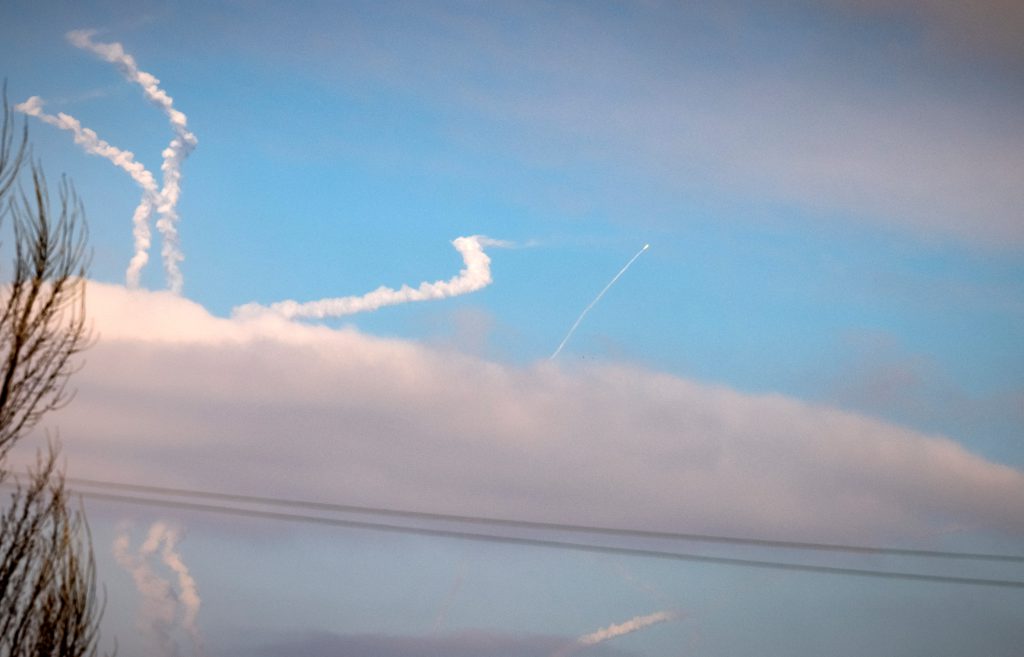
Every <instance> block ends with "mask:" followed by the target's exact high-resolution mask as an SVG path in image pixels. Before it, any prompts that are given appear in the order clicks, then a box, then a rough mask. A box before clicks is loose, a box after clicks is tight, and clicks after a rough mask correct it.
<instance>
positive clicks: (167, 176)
mask: <svg viewBox="0 0 1024 657" xmlns="http://www.w3.org/2000/svg"><path fill="white" fill-rule="evenodd" d="M95 33H96V32H95V30H73V31H71V32H68V33H67V39H68V41H69V42H71V44H72V45H74V46H76V47H78V48H82V49H83V50H88V51H90V52H92V53H94V54H96V55H98V56H99V57H100V58H101V59H103V60H105V61H107V62H110V63H111V64H114V65H115V66H117V68H118V69H119V70H120V71H121V74H122V75H123V76H124V77H125V78H126V79H128V80H129V81H130V82H134V83H136V84H138V85H139V86H140V87H142V92H143V94H144V95H145V96H146V98H147V99H149V100H150V102H152V103H153V104H154V105H156V106H157V107H159V108H160V109H161V110H163V112H164V114H166V115H167V118H168V120H169V121H170V123H171V129H172V130H173V131H174V138H173V139H171V142H170V143H169V144H168V145H167V148H165V149H164V150H163V152H162V153H161V155H162V156H163V164H162V165H161V166H160V170H161V171H162V172H163V188H162V189H161V190H160V197H159V203H158V204H157V208H156V210H157V213H158V214H159V215H160V218H159V219H158V220H157V224H156V227H157V230H159V231H160V234H161V236H162V237H163V248H162V250H161V254H162V256H163V260H164V270H165V271H166V273H167V282H168V287H169V288H170V289H171V291H172V292H174V293H175V294H178V293H180V292H181V288H182V285H183V283H184V279H183V278H182V275H181V268H180V267H179V266H178V265H179V263H180V262H181V261H182V260H184V259H185V256H184V255H182V253H181V248H180V246H179V241H178V219H179V217H178V211H177V206H178V199H180V198H181V165H182V163H183V162H184V161H185V158H186V157H188V155H189V153H191V152H192V151H193V150H194V149H195V147H196V144H197V143H198V140H197V139H196V136H195V135H194V134H192V133H191V132H190V131H189V129H188V119H187V117H186V116H185V114H184V113H182V112H181V111H180V110H177V109H175V108H174V99H173V98H171V97H170V96H169V95H168V94H167V92H166V91H164V90H163V89H161V88H160V80H159V79H158V78H157V77H156V76H154V75H153V74H151V73H147V72H146V71H142V70H140V69H139V67H138V65H137V64H136V62H135V58H134V57H132V56H131V55H129V54H128V53H126V52H125V50H124V46H122V45H121V44H120V43H116V42H115V43H98V42H95V41H93V40H92V37H93V35H94V34H95Z"/></svg>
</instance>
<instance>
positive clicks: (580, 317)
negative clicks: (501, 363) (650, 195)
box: [548, 244, 651, 360]
mask: <svg viewBox="0 0 1024 657" xmlns="http://www.w3.org/2000/svg"><path fill="white" fill-rule="evenodd" d="M649 248H651V245H650V244H644V248H642V249H640V250H639V251H637V252H636V255H635V256H633V257H632V258H630V259H629V262H627V263H626V266H625V267H623V268H622V269H620V270H619V273H618V274H615V276H614V277H613V278H612V280H610V281H608V285H605V286H604V289H603V290H601V291H600V292H599V293H598V295H597V296H596V297H594V300H593V301H591V302H590V305H588V306H587V307H586V308H584V309H583V312H581V313H580V316H579V317H577V318H576V321H575V322H573V325H572V328H570V329H569V332H568V333H566V334H565V337H564V338H562V341H561V342H560V343H559V344H558V349H555V353H553V354H551V355H550V356H549V357H548V360H554V359H555V358H557V357H558V354H560V353H561V352H562V347H564V346H565V344H566V343H567V342H569V338H571V337H572V334H573V333H575V332H576V329H577V327H579V325H580V322H582V321H583V318H584V317H586V315H587V313H589V312H590V309H591V308H593V307H594V306H596V305H597V302H598V301H600V300H601V297H603V296H604V293H605V292H607V291H608V289H609V288H610V287H611V286H612V285H615V281H617V280H619V277H620V276H622V275H623V274H625V273H626V270H627V269H629V266H630V265H632V264H633V262H635V261H636V259H637V258H639V257H640V255H641V254H642V253H643V252H644V251H646V250H647V249H649Z"/></svg>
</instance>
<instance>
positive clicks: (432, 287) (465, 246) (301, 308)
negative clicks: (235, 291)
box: [233, 235, 508, 319]
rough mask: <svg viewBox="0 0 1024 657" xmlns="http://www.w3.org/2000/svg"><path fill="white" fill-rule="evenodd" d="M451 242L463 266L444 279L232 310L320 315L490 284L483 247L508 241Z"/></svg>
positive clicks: (289, 316) (475, 239)
mask: <svg viewBox="0 0 1024 657" xmlns="http://www.w3.org/2000/svg"><path fill="white" fill-rule="evenodd" d="M452 245H453V246H454V247H455V250H456V251H458V252H459V253H460V254H461V255H462V262H463V264H465V267H464V268H463V269H462V270H461V271H460V272H459V273H458V275H457V276H455V277H454V278H452V279H449V280H447V281H435V282H433V283H428V282H423V283H420V284H419V286H418V287H409V286H408V285H403V286H402V287H400V288H399V289H397V290H395V289H393V288H389V287H383V286H381V287H379V288H377V289H376V290H374V291H373V292H368V293H366V294H364V295H362V296H350V297H338V298H334V299H321V300H320V301H307V302H305V303H300V302H298V301H291V300H289V301H279V302H277V303H274V304H271V305H270V306H269V307H266V306H261V305H259V304H256V303H249V304H245V305H244V306H238V307H237V308H235V309H234V311H233V314H234V315H235V317H257V316H260V315H263V314H267V313H270V314H276V315H279V316H281V317H284V318H286V319H293V318H312V319H323V318H325V317H341V316H344V315H354V314H356V313H363V312H368V311H371V310H377V309H378V308H382V307H384V306H394V305H398V304H400V303H409V302H411V301H429V300H431V299H444V298H447V297H455V296H459V295H462V294H468V293H470V292H475V291H477V290H480V289H482V288H485V287H487V286H488V285H490V284H491V259H490V257H489V256H488V255H487V254H486V253H484V247H485V246H508V243H507V242H504V241H502V240H495V239H491V238H489V237H484V236H482V235H472V236H469V237H457V238H455V239H454V240H452Z"/></svg>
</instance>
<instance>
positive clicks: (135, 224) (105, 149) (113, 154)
mask: <svg viewBox="0 0 1024 657" xmlns="http://www.w3.org/2000/svg"><path fill="white" fill-rule="evenodd" d="M14 109H15V110H16V111H18V112H22V113H24V114H27V115H28V116H34V117H36V118H38V119H39V120H40V121H42V122H43V123H48V124H50V125H52V126H56V127H58V128H60V129H61V130H68V131H70V132H71V133H72V134H73V135H74V140H75V143H76V144H78V145H79V146H81V147H82V149H83V150H84V151H85V152H86V153H89V154H90V155H98V156H100V157H103V158H106V159H108V160H110V161H111V162H112V163H113V164H114V166H116V167H118V168H120V169H122V170H124V171H125V172H126V173H127V174H128V175H129V176H131V177H132V180H134V181H135V183H136V184H137V185H138V186H139V187H141V188H142V199H141V200H140V201H139V205H138V206H137V207H136V208H135V212H134V213H133V215H132V236H133V238H134V242H135V253H134V255H132V259H131V261H130V262H129V263H128V270H127V271H126V272H125V280H126V282H127V284H128V287H133V288H134V287H138V286H139V275H140V273H141V272H142V268H143V267H144V266H145V265H146V262H147V261H148V260H149V247H150V243H151V238H150V232H149V217H150V216H151V215H152V214H153V208H154V207H155V206H156V205H157V203H158V202H159V196H160V192H159V190H158V189H157V184H156V180H155V179H154V178H153V174H152V173H150V172H149V170H148V169H146V167H145V166H143V165H142V163H141V162H138V161H137V160H136V159H135V154H134V153H132V152H131V151H125V150H121V149H120V148H117V147H116V146H111V145H110V144H109V143H107V142H106V141H104V140H102V139H100V138H99V136H98V135H97V134H96V132H95V131H93V130H90V129H89V128H83V127H82V124H81V123H79V121H78V119H76V118H75V117H73V116H70V115H68V114H65V113H63V112H59V113H58V114H57V115H56V116H54V115H52V114H47V113H45V112H44V111H43V100H42V99H41V98H40V97H39V96H32V97H31V98H29V99H28V100H26V101H25V102H24V103H19V104H18V105H15V106H14Z"/></svg>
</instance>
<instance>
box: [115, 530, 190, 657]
mask: <svg viewBox="0 0 1024 657" xmlns="http://www.w3.org/2000/svg"><path fill="white" fill-rule="evenodd" d="M178 539H179V534H178V532H177V531H176V530H175V529H173V528H171V527H168V526H167V525H166V524H164V523H162V522H156V523H153V525H152V526H151V527H150V528H149V532H148V534H147V535H146V539H145V540H144V541H143V543H142V545H141V546H139V549H138V551H137V552H135V553H132V551H131V546H130V539H129V536H128V531H127V528H126V527H123V526H122V527H121V528H120V529H119V531H118V535H117V537H116V538H115V540H114V557H115V558H116V559H117V562H118V563H119V564H120V565H121V567H123V568H124V569H125V570H127V571H128V573H129V574H130V575H131V576H132V581H133V582H134V583H135V588H136V589H137V590H138V591H139V593H140V594H141V595H142V606H141V607H140V609H139V629H140V630H141V631H143V632H144V633H146V634H148V635H150V636H151V637H152V639H153V640H154V642H155V643H156V646H157V649H158V651H159V653H160V654H161V655H163V656H165V657H177V656H178V655H179V654H180V653H179V650H178V644H177V642H176V641H175V640H174V636H173V630H174V629H175V624H176V621H177V619H178V618H179V607H180V608H181V614H180V617H181V621H180V624H181V627H182V628H183V629H184V630H185V631H186V632H187V633H188V634H189V636H190V638H191V639H192V643H193V648H194V654H196V655H200V654H202V652H203V650H202V637H201V635H200V633H199V628H198V626H197V625H196V616H197V615H198V613H199V607H200V604H201V601H200V599H199V593H198V589H197V587H196V583H195V580H194V579H193V578H192V576H191V574H189V571H188V568H187V567H186V566H185V563H184V562H183V561H182V559H181V555H180V554H178V553H177V552H176V551H175V547H176V546H177V543H178ZM161 546H162V547H161ZM158 551H159V553H160V557H161V559H162V561H163V563H164V565H165V566H167V567H168V568H169V569H170V570H171V572H172V573H173V574H174V575H175V576H176V577H177V580H178V590H177V591H175V590H174V587H173V586H172V585H171V582H170V580H169V579H167V578H165V577H163V576H162V575H160V574H159V573H157V571H156V570H155V569H154V567H153V565H152V564H151V563H150V561H151V559H152V558H153V557H154V556H155V555H156V554H157V552H158Z"/></svg>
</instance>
